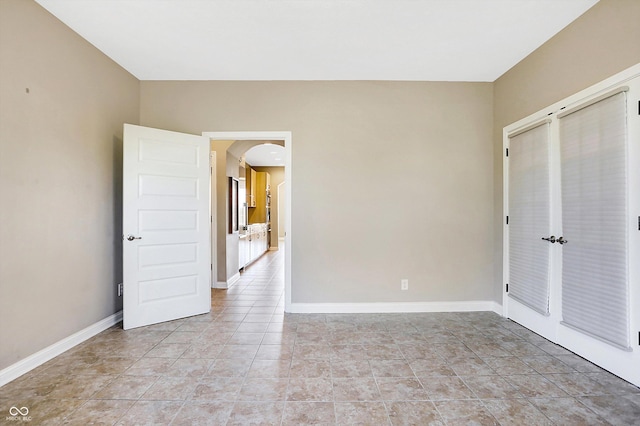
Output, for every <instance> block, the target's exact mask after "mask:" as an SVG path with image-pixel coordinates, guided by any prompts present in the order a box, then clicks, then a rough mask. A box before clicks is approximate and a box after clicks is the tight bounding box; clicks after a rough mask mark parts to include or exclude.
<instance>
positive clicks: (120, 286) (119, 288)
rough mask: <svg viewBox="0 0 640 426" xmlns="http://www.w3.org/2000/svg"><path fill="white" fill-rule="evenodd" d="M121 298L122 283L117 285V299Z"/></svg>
mask: <svg viewBox="0 0 640 426" xmlns="http://www.w3.org/2000/svg"><path fill="white" fill-rule="evenodd" d="M120 296H122V283H120V284H118V297H120Z"/></svg>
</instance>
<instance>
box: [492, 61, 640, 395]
mask: <svg viewBox="0 0 640 426" xmlns="http://www.w3.org/2000/svg"><path fill="white" fill-rule="evenodd" d="M639 78H640V64H636V65H634V66H632V67H630V68H628V69H626V70H623V71H621V72H619V73H617V74H615V75H613V76H611V77H609V78H607V79H605V80H603V81H601V82H599V83H596V84H594V85H592V86H590V87H588V88H586V89H584V90H581V91H579V92H577V93H575V94H574V95H572V96H569V97H567V98H565V99H563V100H560V101H558V102H556V103H554V104H553V105H550V106H548V107H546V108H544V109H542V110H540V111H538V112H536V113H534V114H531V115H529V116H528V117H525V118H523V119H521V120H518V121H516V122H515V123H512V124H510V125H508V126H506V127H505V128H504V129H503V151H502V156H503V157H502V158H503V216H502V221H503V222H502V224H503V225H502V226H503V234H502V235H503V241H502V244H503V250H502V253H503V265H502V267H503V269H502V271H503V277H502V295H503V298H502V310H503V313H502V315H503V316H504V317H509V304H511V308H514V307H515V308H516V309H517V302H515V301H513V300H510V299H509V295H508V293H507V291H506V284H507V283H508V282H509V227H508V224H507V221H506V218H507V216H508V215H509V185H508V181H509V163H508V158H507V156H506V149H507V148H508V147H509V137H508V136H509V134H512V133H514V132H516V131H518V129H522V128H525V127H527V126H529V125H531V124H532V123H535V122H537V121H541V120H543V119H545V118H548V117H551V116H555V115H556V114H558V113H560V112H562V111H563V110H565V109H566V110H569V109H571V108H572V107H575V106H578V105H583V104H585V103H588V102H589V101H590V100H593V99H597V98H598V97H599V96H602V95H605V94H607V93H609V92H611V91H612V90H614V89H616V88H619V87H621V86H625V85H626V86H629V87H631V88H632V89H634V90H635V91H632V93H634V94H635V95H637V94H638V93H640V80H639ZM638 102H640V100H639V99H638V98H637V96H636V97H633V98H629V99H628V103H629V105H628V110H629V111H633V113H631V114H629V115H628V120H627V126H628V129H627V130H628V158H627V161H628V165H627V170H628V172H627V173H628V175H627V182H628V183H629V187H628V192H627V196H628V200H627V203H628V219H627V220H628V224H627V230H628V250H629V254H628V255H629V259H630V260H629V264H628V268H629V269H628V273H629V276H628V280H629V281H628V282H629V284H628V285H629V305H630V306H629V321H630V324H629V326H630V334H631V336H630V337H631V342H630V343H631V347H632V348H633V350H632V351H631V352H621V351H620V350H619V349H617V348H614V347H613V346H611V345H608V344H606V343H600V342H598V341H596V342H595V343H594V341H593V340H590V339H591V338H588V337H587V336H586V335H585V334H584V333H581V332H578V331H575V330H573V329H571V328H568V327H566V326H564V325H561V324H559V322H558V323H557V326H556V327H554V328H553V329H549V328H546V329H545V330H539V332H541V333H540V334H542V336H543V337H545V338H547V339H549V340H551V341H552V342H554V343H558V344H560V345H561V346H564V347H566V348H567V349H569V350H571V351H573V352H575V353H576V354H578V355H580V356H583V357H584V358H586V359H588V360H589V361H591V362H594V363H595V364H597V365H599V366H601V367H603V368H605V369H607V370H609V371H611V372H613V373H614V374H617V375H619V376H621V377H623V378H624V379H625V380H628V381H630V382H632V383H634V384H635V385H637V386H640V373H639V372H633V373H632V374H631V375H630V374H629V372H628V371H627V370H625V367H624V366H620V365H617V364H615V362H613V363H612V362H611V360H612V359H620V360H623V361H624V362H626V363H628V362H629V361H628V360H629V359H630V360H631V361H632V362H636V361H637V360H639V359H640V348H639V346H640V340H636V338H635V336H638V333H640V305H638V304H637V301H639V300H640V265H637V264H636V263H634V262H632V261H631V259H632V257H631V256H632V255H634V254H636V255H637V254H638V253H640V227H639V225H638V220H639V218H640V194H638V192H639V191H637V190H635V191H634V189H635V188H634V187H633V185H634V184H633V183H632V182H636V184H635V185H637V182H640V168H638V167H637V163H636V164H634V163H632V161H637V160H638V159H639V158H640V143H638V141H640V114H638V109H637V108H638V107H637V105H638ZM558 132H559V126H558V122H557V118H555V117H554V118H553V122H552V125H551V137H552V146H551V150H554V149H559V147H558V146H555V147H554V144H557V141H558ZM554 141H555V142H554ZM556 155H557V156H556V158H555V159H554V161H555V162H557V164H553V163H552V164H551V179H552V180H557V177H558V175H557V173H559V170H560V166H559V161H560V158H559V155H558V153H556ZM554 171H555V173H556V174H555V175H554ZM556 195H557V199H552V200H551V203H552V205H553V204H554V203H556V205H558V203H560V199H559V191H556ZM560 225H561V224H555V225H554V224H553V220H552V226H555V227H556V228H557V229H558V230H559V229H560V228H559V226H560ZM554 251H555V252H556V254H552V255H551V256H552V265H556V267H557V265H560V262H561V250H552V252H554ZM553 262H555V263H553ZM552 268H553V266H552ZM551 273H552V274H553V273H554V272H553V271H551ZM560 280H561V277H560V276H558V274H557V273H556V281H555V282H554V281H553V280H552V281H551V283H550V285H551V288H550V294H549V297H550V305H549V309H550V311H551V312H550V314H551V317H552V318H555V319H556V321H557V320H559V319H561V318H562V317H561V315H562V311H561V297H562V286H561V282H559V281H560ZM531 317H533V316H531ZM534 331H535V330H534ZM570 340H571V341H570ZM625 365H626V364H625Z"/></svg>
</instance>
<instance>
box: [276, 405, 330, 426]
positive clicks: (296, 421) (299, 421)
mask: <svg viewBox="0 0 640 426" xmlns="http://www.w3.org/2000/svg"><path fill="white" fill-rule="evenodd" d="M335 423H336V414H335V407H334V404H333V402H306V401H294V402H287V403H286V405H285V407H284V413H283V418H282V424H283V425H287V426H289V425H290V426H297V425H330V424H335Z"/></svg>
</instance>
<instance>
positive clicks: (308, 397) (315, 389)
mask: <svg viewBox="0 0 640 426" xmlns="http://www.w3.org/2000/svg"><path fill="white" fill-rule="evenodd" d="M287 401H327V402H331V401H333V385H332V382H331V379H329V378H314V379H310V378H300V377H299V378H293V379H290V380H289V386H288V388H287Z"/></svg>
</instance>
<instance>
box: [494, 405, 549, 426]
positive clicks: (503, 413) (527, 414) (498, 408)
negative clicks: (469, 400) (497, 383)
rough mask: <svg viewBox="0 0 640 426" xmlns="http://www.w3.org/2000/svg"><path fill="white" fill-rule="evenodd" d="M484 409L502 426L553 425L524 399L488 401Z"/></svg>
mask: <svg viewBox="0 0 640 426" xmlns="http://www.w3.org/2000/svg"><path fill="white" fill-rule="evenodd" d="M483 403H484V405H485V407H486V408H487V409H488V410H489V412H490V413H491V414H493V416H494V417H495V418H496V419H497V420H498V421H499V422H500V424H503V425H518V424H522V425H526V426H552V425H553V423H552V422H551V420H549V419H548V418H547V417H546V416H545V415H544V414H542V412H541V411H540V410H538V409H537V408H536V407H535V406H534V405H533V404H531V403H530V402H529V401H527V400H526V399H489V400H484V401H483Z"/></svg>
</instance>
